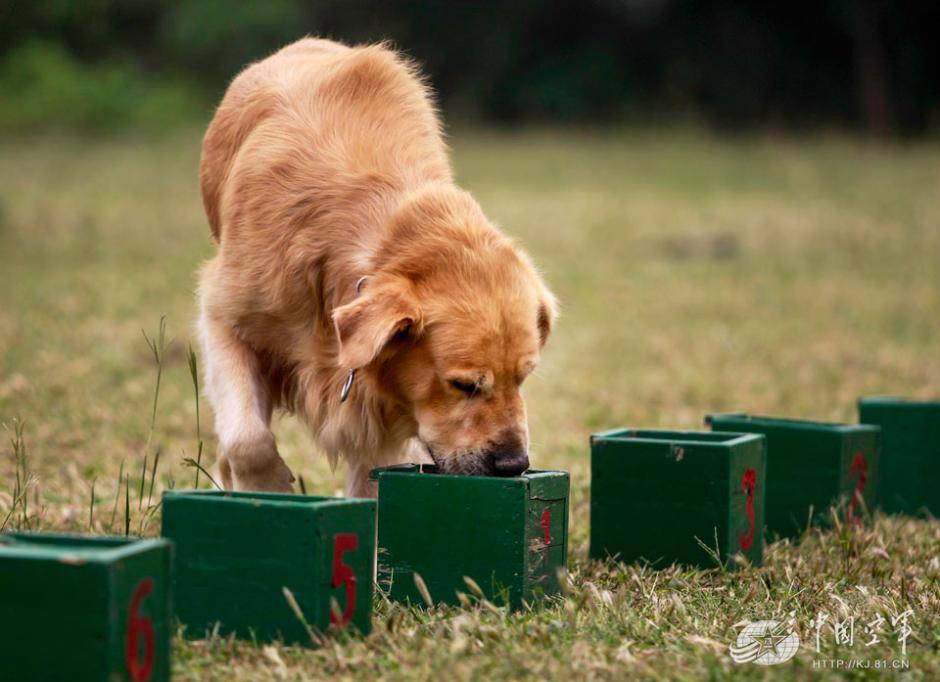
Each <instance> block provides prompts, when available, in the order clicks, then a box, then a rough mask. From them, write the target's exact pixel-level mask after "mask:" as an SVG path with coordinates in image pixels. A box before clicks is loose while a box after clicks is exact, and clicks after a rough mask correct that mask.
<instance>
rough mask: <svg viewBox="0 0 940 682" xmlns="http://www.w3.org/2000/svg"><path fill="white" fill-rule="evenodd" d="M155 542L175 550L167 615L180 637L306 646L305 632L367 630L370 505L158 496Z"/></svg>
mask: <svg viewBox="0 0 940 682" xmlns="http://www.w3.org/2000/svg"><path fill="white" fill-rule="evenodd" d="M162 534H163V536H164V537H166V538H169V539H171V540H172V541H173V543H174V545H175V547H176V560H175V563H174V590H175V591H174V594H175V595H176V603H177V610H176V614H177V616H178V618H179V620H180V622H181V623H182V624H183V626H184V630H183V634H184V636H186V637H191V638H202V637H205V636H207V633H211V632H213V631H214V629H215V628H218V632H219V633H220V634H222V635H227V634H232V633H234V634H235V635H236V636H237V637H240V638H244V639H253V640H257V641H273V640H282V641H284V642H285V643H288V644H302V645H305V646H313V645H315V643H316V642H315V641H314V638H312V637H311V632H310V631H308V629H307V626H309V627H310V628H311V630H313V634H317V633H325V632H327V631H328V630H329V629H330V628H343V627H353V628H355V629H357V630H359V631H360V632H362V633H369V632H370V631H371V629H372V591H373V582H374V568H373V567H374V562H373V558H374V553H375V501H374V500H361V499H340V498H333V497H313V496H307V495H289V494H281V493H248V492H246V493H232V492H223V491H203V490H199V491H195V490H189V491H167V492H166V493H164V495H163V530H162ZM285 588H286V589H287V590H288V591H289V592H290V594H291V595H293V599H294V600H295V601H296V605H297V606H298V607H299V609H300V612H301V614H298V613H297V612H296V609H295V608H294V606H293V605H292V604H290V602H289V598H288V597H287V595H286V594H285ZM301 615H302V617H303V620H301Z"/></svg>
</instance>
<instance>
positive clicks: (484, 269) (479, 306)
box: [199, 38, 555, 495]
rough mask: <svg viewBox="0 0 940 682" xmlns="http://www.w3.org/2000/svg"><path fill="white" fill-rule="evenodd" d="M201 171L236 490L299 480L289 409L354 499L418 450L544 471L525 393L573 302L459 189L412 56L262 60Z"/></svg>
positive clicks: (328, 45)
mask: <svg viewBox="0 0 940 682" xmlns="http://www.w3.org/2000/svg"><path fill="white" fill-rule="evenodd" d="M200 180H201V186H202V195H203V201H204V204H205V209H206V213H207V215H208V217H209V224H210V226H211V228H212V235H213V237H214V238H215V240H216V241H217V243H218V253H217V255H216V256H215V257H214V258H213V259H212V260H210V261H209V262H208V263H207V264H206V265H205V266H204V268H203V270H202V273H201V281H200V303H201V316H200V322H199V330H200V337H201V342H202V346H203V352H204V357H205V361H206V389H207V394H208V397H209V400H210V402H211V403H212V405H213V408H214V410H215V415H216V432H217V434H218V436H219V460H218V461H219V469H220V473H221V476H222V479H223V481H224V484H225V486H226V487H227V488H234V489H250V490H289V489H290V487H291V481H292V477H291V474H290V471H289V470H288V469H287V467H286V465H284V463H283V461H282V460H281V458H280V456H279V455H278V453H277V448H276V445H275V442H274V437H273V436H272V435H271V432H270V429H269V423H270V418H271V413H272V411H273V410H274V409H276V408H283V409H286V410H288V411H291V412H294V413H296V414H298V415H299V416H301V417H302V418H303V419H304V420H305V421H306V423H307V424H308V426H309V428H310V430H311V431H312V433H313V435H314V437H315V439H316V440H317V441H318V443H319V445H320V446H321V447H322V448H323V449H324V450H325V451H326V453H327V454H328V455H329V456H330V457H331V458H333V460H334V461H335V458H337V457H344V458H345V459H346V460H347V462H348V463H349V467H350V476H349V479H348V481H347V493H348V494H352V495H367V494H372V493H373V492H374V491H373V490H372V489H371V488H370V486H369V483H368V477H367V476H368V471H369V470H370V469H371V468H372V467H373V466H377V465H382V464H388V463H395V462H399V461H402V460H403V459H409V458H413V457H415V456H416V455H422V456H426V455H430V456H431V457H432V459H433V460H434V461H435V462H436V463H437V464H438V465H439V467H440V468H441V469H442V470H444V471H449V472H454V473H478V474H499V473H502V474H511V473H514V472H517V471H518V470H519V469H520V467H522V466H525V465H527V463H528V460H527V455H526V449H527V446H528V431H527V426H526V414H525V405H524V403H523V400H522V397H521V395H520V385H521V383H522V381H523V379H524V378H525V376H526V375H527V374H528V373H529V372H531V371H532V369H533V368H534V367H535V364H536V362H537V361H538V356H539V352H540V350H541V347H542V345H543V344H544V342H545V339H546V337H547V336H548V333H549V330H550V328H551V325H552V321H553V319H554V316H555V312H554V302H553V298H552V296H551V294H550V293H549V292H548V290H547V289H546V288H545V286H544V285H543V284H542V282H541V280H540V278H539V277H538V275H537V273H536V272H535V270H534V268H533V267H532V265H531V263H530V262H529V260H528V258H527V257H526V256H525V255H524V254H523V253H522V252H521V251H520V250H519V249H518V248H516V247H515V246H514V245H513V243H512V242H511V241H510V240H509V239H508V238H507V237H506V236H505V235H503V234H502V233H501V232H499V231H498V230H497V229H496V228H495V227H494V226H493V225H492V224H491V223H490V222H489V221H488V220H487V219H486V217H485V216H484V215H483V212H482V210H481V209H480V207H479V206H478V205H477V203H476V201H474V199H473V198H472V197H471V196H470V195H469V194H467V193H466V192H464V191H462V190H460V189H459V188H457V187H456V186H455V185H454V181H453V173H452V170H451V167H450V163H449V160H448V157H447V150H446V147H445V144H444V142H443V139H442V134H441V130H440V122H439V120H438V117H437V113H436V111H435V109H434V107H433V105H432V102H431V98H430V95H429V92H428V89H427V88H426V86H425V85H424V84H423V82H422V80H421V78H420V77H419V75H418V74H417V71H416V69H415V67H414V66H413V65H412V64H411V63H409V62H408V61H407V60H405V59H404V58H402V57H401V56H400V55H399V54H397V53H395V52H394V51H392V50H390V49H389V48H388V47H386V46H384V45H372V46H364V47H352V48H350V47H347V46H344V45H340V44H338V43H335V42H331V41H327V40H317V39H311V38H307V39H303V40H300V41H298V42H296V43H293V44H292V45H289V46H287V47H285V48H284V49H282V50H280V51H279V52H277V53H276V54H274V55H273V56H271V57H269V58H267V59H265V60H263V61H261V62H258V63H256V64H253V65H251V66H249V67H248V68H247V69H245V70H244V71H243V72H242V73H241V74H240V75H239V76H238V77H237V78H235V80H234V81H233V82H232V84H231V86H230V87H229V89H228V91H227V93H226V94H225V97H224V99H223V100H222V103H221V105H220V106H219V108H218V111H217V112H216V114H215V117H214V119H213V121H212V123H211V124H210V126H209V129H208V131H207V133H206V136H205V140H204V144H203V151H202V162H201V167H200ZM362 277H365V278H366V279H365V280H364V281H363V282H362V286H361V290H360V291H357V287H356V285H357V282H358V281H359V280H360V278H362ZM350 369H355V370H356V375H355V379H354V381H353V384H352V389H351V391H350V393H349V397H348V399H347V400H346V401H345V402H341V401H340V391H341V387H342V385H343V383H344V381H345V380H346V379H347V377H348V374H349V370H350ZM455 382H456V383H455Z"/></svg>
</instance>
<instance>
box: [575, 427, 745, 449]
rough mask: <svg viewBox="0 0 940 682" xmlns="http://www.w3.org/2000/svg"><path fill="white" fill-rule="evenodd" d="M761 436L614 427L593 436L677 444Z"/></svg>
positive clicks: (727, 441)
mask: <svg viewBox="0 0 940 682" xmlns="http://www.w3.org/2000/svg"><path fill="white" fill-rule="evenodd" d="M760 437H761V436H759V435H755V434H750V433H735V432H730V431H729V432H725V431H664V430H659V429H630V428H621V429H612V430H610V431H602V432H601V433H595V434H593V435H592V436H591V443H592V444H593V443H596V442H598V441H628V440H629V441H639V442H643V443H675V444H677V445H693V444H694V445H706V446H707V445H722V446H727V445H738V444H739V443H745V442H748V441H750V440H753V439H754V438H760Z"/></svg>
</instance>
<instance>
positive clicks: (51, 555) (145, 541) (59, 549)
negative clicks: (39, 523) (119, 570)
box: [0, 532, 173, 564]
mask: <svg viewBox="0 0 940 682" xmlns="http://www.w3.org/2000/svg"><path fill="white" fill-rule="evenodd" d="M4 537H13V538H18V539H21V540H22V541H23V542H24V543H29V538H30V537H43V538H46V539H49V540H62V541H66V540H68V541H74V540H83V539H84V540H101V539H107V540H122V541H126V542H122V544H120V545H116V546H114V547H109V548H101V549H100V550H98V551H95V552H94V553H90V554H88V555H87V556H82V558H81V563H83V564H105V563H110V562H112V561H116V560H119V559H124V558H126V557H129V556H134V555H136V554H139V553H141V552H145V551H149V550H153V549H163V548H166V549H169V550H171V549H172V547H173V542H172V541H171V540H169V539H167V538H163V537H157V538H130V537H125V536H123V535H91V534H88V533H17V532H13V533H3V534H2V535H0V539H2V538H4ZM14 547H15V545H4V544H0V557H3V558H14V557H16V558H22V559H42V560H45V559H56V558H59V557H62V556H63V555H67V554H68V550H69V546H67V545H59V544H55V543H54V542H48V543H35V544H29V551H28V552H20V551H11V550H14Z"/></svg>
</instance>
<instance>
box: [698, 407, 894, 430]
mask: <svg viewBox="0 0 940 682" xmlns="http://www.w3.org/2000/svg"><path fill="white" fill-rule="evenodd" d="M715 418H724V419H737V420H740V423H741V426H742V428H743V427H746V426H747V425H748V424H754V425H756V426H780V427H799V428H801V429H805V430H807V431H822V432H826V433H851V432H866V431H877V430H879V429H880V427H879V426H878V425H877V424H850V423H846V422H825V421H818V420H815V419H799V418H796V417H770V416H767V415H759V414H747V413H745V412H715V413H711V414H707V415H705V423H706V424H708V425H712V423H713V420H714V419H715ZM714 433H719V432H718V431H715V432H714Z"/></svg>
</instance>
